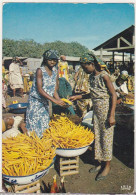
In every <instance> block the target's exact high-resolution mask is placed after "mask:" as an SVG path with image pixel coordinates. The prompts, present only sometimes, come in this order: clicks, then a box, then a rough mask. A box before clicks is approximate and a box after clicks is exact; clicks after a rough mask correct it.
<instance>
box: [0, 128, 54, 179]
mask: <svg viewBox="0 0 136 195" xmlns="http://www.w3.org/2000/svg"><path fill="white" fill-rule="evenodd" d="M55 150H56V148H55V147H52V140H51V139H40V138H39V137H38V136H37V135H36V133H35V132H34V131H33V132H30V135H29V136H27V135H25V134H19V135H18V136H17V137H13V138H7V139H3V140H2V173H3V174H5V175H10V176H27V175H31V174H35V173H37V172H39V171H42V170H44V169H46V168H47V167H49V166H50V164H51V163H52V161H53V158H54V157H55V155H56V154H55Z"/></svg>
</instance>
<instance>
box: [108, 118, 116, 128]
mask: <svg viewBox="0 0 136 195" xmlns="http://www.w3.org/2000/svg"><path fill="white" fill-rule="evenodd" d="M115 123H116V121H115V117H114V116H110V118H109V124H110V126H113V125H115Z"/></svg>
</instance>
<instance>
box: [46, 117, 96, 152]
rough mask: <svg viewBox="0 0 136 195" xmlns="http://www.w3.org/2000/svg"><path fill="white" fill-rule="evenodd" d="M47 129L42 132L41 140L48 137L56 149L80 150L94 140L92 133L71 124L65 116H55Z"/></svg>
mask: <svg viewBox="0 0 136 195" xmlns="http://www.w3.org/2000/svg"><path fill="white" fill-rule="evenodd" d="M55 116H56V117H55V118H56V119H55V120H51V121H50V123H49V128H48V129H46V131H44V132H43V139H44V138H45V139H47V138H46V137H50V138H51V139H52V141H53V145H54V146H55V147H57V148H80V147H84V146H87V145H90V143H91V142H92V141H93V140H94V134H93V132H92V131H91V130H90V129H88V128H85V127H84V126H81V125H76V124H75V123H73V122H72V121H71V120H70V119H69V118H68V117H66V115H65V114H61V115H55Z"/></svg>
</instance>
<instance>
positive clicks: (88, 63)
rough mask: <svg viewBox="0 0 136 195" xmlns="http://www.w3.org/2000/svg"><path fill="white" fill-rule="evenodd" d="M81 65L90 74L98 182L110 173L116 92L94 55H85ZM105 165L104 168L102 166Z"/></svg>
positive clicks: (80, 97) (95, 168)
mask: <svg viewBox="0 0 136 195" xmlns="http://www.w3.org/2000/svg"><path fill="white" fill-rule="evenodd" d="M80 62H81V65H82V67H83V69H84V71H86V72H87V73H88V74H90V78H89V79H90V93H89V94H88V97H91V99H92V102H93V115H94V120H93V121H94V133H95V159H96V160H97V161H99V162H101V163H100V165H99V166H98V167H94V168H93V169H91V170H90V172H95V171H99V170H100V169H101V174H98V175H97V176H96V180H101V179H104V178H105V177H106V176H107V175H108V173H109V172H110V161H111V159H112V145H113V132H114V125H115V108H116V100H117V97H116V92H115V90H114V87H113V85H112V83H111V81H110V78H109V75H108V73H107V72H106V71H101V67H100V64H99V63H98V61H97V59H96V58H95V56H94V55H92V54H85V55H83V56H82V57H81V59H80ZM88 97H87V95H77V96H73V97H70V99H71V100H73V101H74V100H77V99H82V98H88ZM102 165H104V167H103V166H102Z"/></svg>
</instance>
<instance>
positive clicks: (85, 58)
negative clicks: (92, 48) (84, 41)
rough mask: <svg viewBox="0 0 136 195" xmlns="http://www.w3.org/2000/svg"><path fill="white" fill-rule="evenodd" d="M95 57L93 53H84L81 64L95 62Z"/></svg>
mask: <svg viewBox="0 0 136 195" xmlns="http://www.w3.org/2000/svg"><path fill="white" fill-rule="evenodd" d="M95 58H96V57H95V56H94V55H93V54H92V53H89V52H88V53H84V54H83V55H82V56H81V57H80V63H85V64H86V63H90V62H94V61H95Z"/></svg>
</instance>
